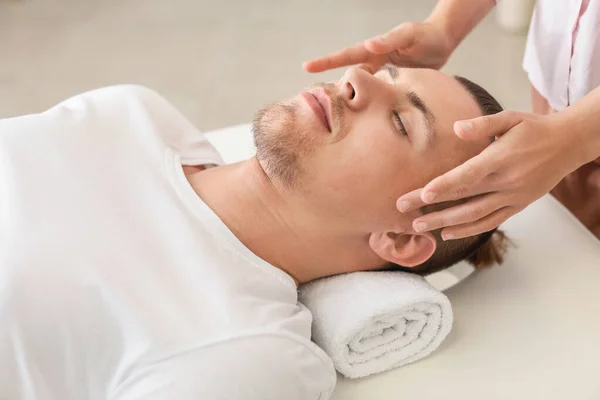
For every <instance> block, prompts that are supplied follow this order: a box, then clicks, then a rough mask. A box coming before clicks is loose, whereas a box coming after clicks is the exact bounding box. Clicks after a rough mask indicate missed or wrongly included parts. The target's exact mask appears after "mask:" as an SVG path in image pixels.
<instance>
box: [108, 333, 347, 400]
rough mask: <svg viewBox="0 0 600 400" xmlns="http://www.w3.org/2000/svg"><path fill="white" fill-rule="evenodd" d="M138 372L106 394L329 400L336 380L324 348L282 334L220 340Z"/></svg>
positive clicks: (137, 399) (155, 398)
mask: <svg viewBox="0 0 600 400" xmlns="http://www.w3.org/2000/svg"><path fill="white" fill-rule="evenodd" d="M311 344H312V343H311ZM141 371H142V372H141V373H142V375H137V376H136V378H135V379H132V378H129V379H125V381H124V382H123V383H122V384H121V385H120V387H119V388H118V389H117V390H116V391H115V392H114V395H113V396H111V397H110V398H111V399H114V400H141V399H144V400H170V399H180V400H201V399H202V400H205V399H206V400H213V399H215V400H216V399H223V400H226V399H227V400H229V399H231V400H237V399H244V400H282V399H286V400H327V399H329V398H330V397H331V394H332V392H333V389H334V386H335V380H336V375H335V370H334V368H333V364H332V362H331V360H330V359H329V358H328V357H326V356H324V353H323V355H321V354H320V353H319V352H314V351H313V349H312V348H311V346H307V344H306V343H303V342H302V341H301V340H296V339H294V338H293V337H282V336H280V335H273V336H269V335H260V336H246V337H242V338H235V339H231V340H224V341H222V342H220V343H216V344H213V345H211V346H209V347H203V348H201V349H197V350H194V351H191V352H185V353H184V354H180V355H178V356H176V357H172V358H170V359H166V360H164V361H163V362H160V363H154V364H153V365H152V366H151V367H148V368H141ZM133 375H136V374H133Z"/></svg>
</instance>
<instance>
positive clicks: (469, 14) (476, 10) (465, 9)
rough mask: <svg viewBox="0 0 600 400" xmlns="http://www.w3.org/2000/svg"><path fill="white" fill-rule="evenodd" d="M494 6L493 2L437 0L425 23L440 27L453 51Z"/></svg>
mask: <svg viewBox="0 0 600 400" xmlns="http://www.w3.org/2000/svg"><path fill="white" fill-rule="evenodd" d="M495 5H496V2H495V1H494V0H439V1H438V4H437V5H436V6H435V8H434V10H433V12H432V13H431V15H430V16H429V18H427V21H429V22H434V23H435V24H437V25H438V26H441V27H442V28H443V29H444V31H446V33H447V35H448V37H449V38H450V41H451V44H452V47H453V49H455V48H456V47H458V45H459V44H460V42H462V40H463V39H464V38H465V36H467V35H468V34H469V33H470V32H471V31H472V30H473V28H475V26H476V25H477V24H478V23H479V21H481V20H482V19H483V17H485V16H486V15H487V13H488V12H490V10H491V9H492V8H494V6H495Z"/></svg>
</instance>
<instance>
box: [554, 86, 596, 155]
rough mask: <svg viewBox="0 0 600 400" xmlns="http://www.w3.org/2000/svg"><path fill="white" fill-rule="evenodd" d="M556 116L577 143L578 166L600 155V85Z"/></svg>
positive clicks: (566, 132)
mask: <svg viewBox="0 0 600 400" xmlns="http://www.w3.org/2000/svg"><path fill="white" fill-rule="evenodd" d="M555 116H556V118H557V119H558V121H559V122H560V125H561V127H562V129H563V130H564V131H565V134H566V135H570V137H572V138H573V140H574V141H575V143H576V148H577V150H578V151H577V152H576V162H577V163H578V164H579V165H578V166H581V165H583V164H586V163H588V162H591V161H593V160H595V159H596V158H598V157H600V87H597V88H596V89H594V90H593V91H591V92H590V93H588V94H587V96H585V97H584V98H582V99H581V100H579V101H578V102H577V103H575V104H573V105H571V106H569V107H567V108H566V109H564V110H562V111H560V112H558V113H556V114H555Z"/></svg>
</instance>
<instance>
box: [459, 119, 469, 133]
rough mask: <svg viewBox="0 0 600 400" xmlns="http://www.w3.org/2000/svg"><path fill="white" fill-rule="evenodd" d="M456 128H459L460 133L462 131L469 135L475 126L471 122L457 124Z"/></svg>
mask: <svg viewBox="0 0 600 400" xmlns="http://www.w3.org/2000/svg"><path fill="white" fill-rule="evenodd" d="M456 127H457V128H458V130H459V131H462V132H464V133H469V132H471V130H472V129H473V124H472V123H470V122H457V123H456Z"/></svg>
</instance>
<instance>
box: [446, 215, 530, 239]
mask: <svg viewBox="0 0 600 400" xmlns="http://www.w3.org/2000/svg"><path fill="white" fill-rule="evenodd" d="M519 211H520V210H518V209H515V208H513V207H504V208H501V209H499V210H496V211H494V212H493V213H491V214H490V215H488V216H487V217H485V218H482V219H480V220H478V221H476V222H472V223H468V224H463V225H458V226H453V227H450V228H446V229H444V230H443V231H442V239H444V240H456V239H463V238H466V237H470V236H476V235H479V234H482V233H484V232H489V231H491V230H492V229H495V228H497V227H499V226H500V225H501V224H502V223H503V222H504V221H506V220H507V219H509V218H510V217H512V216H513V215H515V214H516V213H517V212H519Z"/></svg>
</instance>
